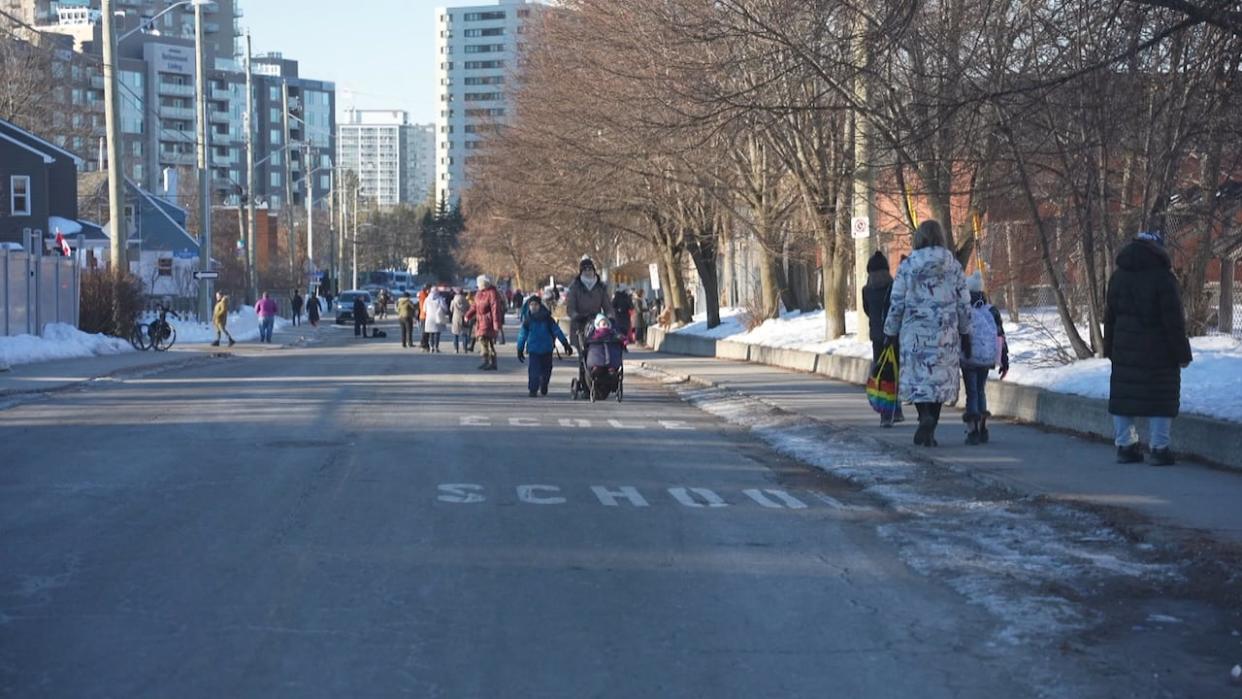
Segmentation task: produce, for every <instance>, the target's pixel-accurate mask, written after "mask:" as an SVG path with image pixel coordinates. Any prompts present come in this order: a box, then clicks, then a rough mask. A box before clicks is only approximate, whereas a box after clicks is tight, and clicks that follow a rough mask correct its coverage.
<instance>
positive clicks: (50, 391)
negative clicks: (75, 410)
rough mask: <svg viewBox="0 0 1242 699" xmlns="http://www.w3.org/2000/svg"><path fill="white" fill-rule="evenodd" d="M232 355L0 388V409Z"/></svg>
mask: <svg viewBox="0 0 1242 699" xmlns="http://www.w3.org/2000/svg"><path fill="white" fill-rule="evenodd" d="M232 356H233V355H232V354H231V353H228V352H212V353H205V354H199V355H198V356H195V357H188V358H186V359H180V360H175V361H168V362H160V363H156V364H147V365H145V366H136V367H128V368H125V369H116V370H114V371H110V372H108V373H106V374H100V375H98V376H92V377H90V378H86V379H82V380H80V381H74V382H72V383H67V384H63V385H61V386H53V387H50V388H33V389H29V390H23V391H14V390H0V401H4V402H3V404H2V405H0V410H3V409H5V408H9V407H12V406H13V405H16V404H17V403H20V402H21V401H22V399H24V398H37V397H40V396H48V395H54V394H57V393H66V392H70V391H76V390H80V389H83V388H86V387H88V386H90V385H91V384H94V383H98V382H101V381H110V380H123V379H133V378H140V377H143V376H151V375H153V374H158V373H162V372H165V371H175V370H178V369H186V368H189V367H193V366H196V365H198V364H206V363H207V362H209V361H211V360H213V359H227V358H231V357H232Z"/></svg>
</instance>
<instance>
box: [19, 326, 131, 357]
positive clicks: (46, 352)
mask: <svg viewBox="0 0 1242 699" xmlns="http://www.w3.org/2000/svg"><path fill="white" fill-rule="evenodd" d="M132 351H134V348H133V347H132V346H130V344H129V343H128V342H126V341H125V340H119V339H117V338H115V337H109V336H107V335H91V334H88V333H84V332H82V331H81V330H78V329H77V328H75V327H73V326H72V325H67V324H65V323H50V324H48V325H47V326H45V327H44V328H43V336H42V337H36V336H34V335H15V336H12V337H0V365H3V364H8V365H14V364H32V363H34V362H46V361H50V360H53V359H77V358H80V357H95V356H99V355H105V354H120V353H122V352H132Z"/></svg>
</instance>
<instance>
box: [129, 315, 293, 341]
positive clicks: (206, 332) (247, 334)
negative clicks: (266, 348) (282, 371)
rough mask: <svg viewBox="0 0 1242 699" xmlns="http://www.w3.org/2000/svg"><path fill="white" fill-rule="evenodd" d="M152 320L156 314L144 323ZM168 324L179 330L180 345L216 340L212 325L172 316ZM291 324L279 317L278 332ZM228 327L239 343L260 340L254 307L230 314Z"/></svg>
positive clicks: (143, 320)
mask: <svg viewBox="0 0 1242 699" xmlns="http://www.w3.org/2000/svg"><path fill="white" fill-rule="evenodd" d="M152 320H155V314H154V313H148V314H147V315H145V316H144V317H143V319H142V322H144V323H150V322H151V321H152ZM168 323H169V324H170V325H172V326H173V328H175V329H176V330H177V343H178V344H181V343H185V344H203V343H207V342H211V341H213V340H215V339H216V330H215V328H214V327H212V325H211V323H200V322H197V321H193V320H178V319H177V318H174V317H172V316H171V315H169V316H168ZM289 324H290V321H289V320H287V319H285V318H281V317H279V316H277V318H276V330H281V329H283V328H285V327H288V326H289ZM227 327H228V330H229V333H231V334H232V335H233V339H234V340H237V341H238V342H243V341H250V340H257V339H259V316H258V315H257V314H256V313H255V312H254V306H242V307H241V308H239V309H238V310H237V311H236V312H234V313H230V314H229V321H228V326H227Z"/></svg>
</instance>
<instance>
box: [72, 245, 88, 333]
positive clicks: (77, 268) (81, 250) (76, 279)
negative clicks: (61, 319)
mask: <svg viewBox="0 0 1242 699" xmlns="http://www.w3.org/2000/svg"><path fill="white" fill-rule="evenodd" d="M78 256H81V258H82V259H80V260H79V259H78ZM84 266H86V236H85V235H84V234H82V233H79V234H78V254H77V255H75V256H74V258H73V327H75V328H79V329H81V327H82V268H83V267H84Z"/></svg>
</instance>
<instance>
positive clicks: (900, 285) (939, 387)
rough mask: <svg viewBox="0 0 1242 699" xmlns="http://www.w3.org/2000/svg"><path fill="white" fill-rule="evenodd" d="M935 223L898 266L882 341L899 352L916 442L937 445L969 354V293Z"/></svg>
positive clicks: (921, 231)
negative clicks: (945, 408)
mask: <svg viewBox="0 0 1242 699" xmlns="http://www.w3.org/2000/svg"><path fill="white" fill-rule="evenodd" d="M944 243H945V238H944V230H943V229H942V228H941V227H940V223H939V222H937V221H934V220H928V221H924V222H923V223H922V224H921V225H919V227H918V230H916V231H915V232H914V252H912V253H910V257H909V259H907V260H906V261H905V262H903V263H902V264H901V266H900V267H898V268H897V278H896V279H894V280H893V296H892V303H891V305H890V306H889V310H888V318H887V319H886V320H885V322H884V335H885V337H886V341H887V342H889V343H892V344H897V345H898V347H899V349H900V355H901V359H900V361H899V369H900V373H901V375H900V379H899V381H898V386H899V390H900V391H901V399H902V400H903V401H906V402H911V403H914V407H915V408H916V409H918V412H919V426H918V429H917V430H916V431H915V433H914V443H915V444H919V445H923V446H935V445H936V439H935V432H936V424H937V423H938V422H939V421H940V408H941V406H942V405H943V404H944V403H952V402H954V401H956V400H957V392H958V387H959V385H960V382H961V370H960V368H961V359H962V355H963V353H965V354H966V356H967V357H969V353H970V338H969V333H970V294H969V292H967V290H966V275H965V274H964V273H963V271H962V266H961V265H960V264H958V262H957V259H956V258H955V257H953V253H952V252H950V251H949V250H948V249H946V248H945V246H944Z"/></svg>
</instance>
